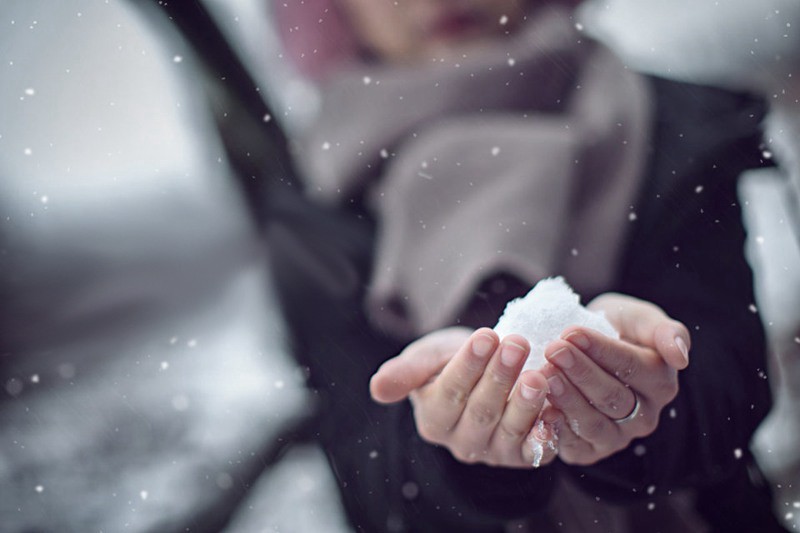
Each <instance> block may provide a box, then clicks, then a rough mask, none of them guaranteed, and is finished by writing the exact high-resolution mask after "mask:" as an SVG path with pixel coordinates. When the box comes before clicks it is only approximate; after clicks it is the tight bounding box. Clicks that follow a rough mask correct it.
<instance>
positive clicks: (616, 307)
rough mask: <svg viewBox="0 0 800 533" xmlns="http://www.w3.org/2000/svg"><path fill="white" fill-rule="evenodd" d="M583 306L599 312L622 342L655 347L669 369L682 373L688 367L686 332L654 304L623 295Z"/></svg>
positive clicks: (611, 295) (610, 296)
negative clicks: (603, 314)
mask: <svg viewBox="0 0 800 533" xmlns="http://www.w3.org/2000/svg"><path fill="white" fill-rule="evenodd" d="M587 307H588V308H589V309H592V310H601V311H603V313H605V315H606V318H607V319H608V320H609V322H611V323H612V324H613V325H614V326H615V327H616V328H617V330H618V331H619V332H620V335H621V337H622V338H623V339H626V340H629V341H630V342H632V343H634V344H638V345H640V346H651V347H655V348H656V349H657V350H658V352H659V354H660V355H661V356H662V357H663V358H664V360H665V361H666V362H667V364H669V365H670V366H671V367H672V368H675V369H676V370H682V369H684V368H686V366H687V365H688V364H689V349H690V347H691V336H690V335H689V330H688V329H687V328H686V326H684V325H683V324H682V323H680V322H678V321H677V320H673V319H671V318H670V317H669V315H667V314H666V313H665V312H664V310H663V309H661V308H660V307H658V306H657V305H655V304H653V303H650V302H645V301H643V300H639V299H638V298H632V297H630V296H626V295H623V294H605V295H603V296H600V297H598V298H595V299H594V300H593V301H592V302H590V303H589V305H588V306H587Z"/></svg>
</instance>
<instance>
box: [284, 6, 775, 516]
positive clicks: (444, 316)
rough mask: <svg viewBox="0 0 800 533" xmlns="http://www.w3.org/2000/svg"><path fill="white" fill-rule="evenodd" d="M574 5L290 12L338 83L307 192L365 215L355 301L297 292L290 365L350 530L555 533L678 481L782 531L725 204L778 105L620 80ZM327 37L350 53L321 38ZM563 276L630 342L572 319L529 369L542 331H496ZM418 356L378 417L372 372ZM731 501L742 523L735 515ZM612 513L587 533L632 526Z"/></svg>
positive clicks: (330, 88) (309, 169)
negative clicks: (316, 398)
mask: <svg viewBox="0 0 800 533" xmlns="http://www.w3.org/2000/svg"><path fill="white" fill-rule="evenodd" d="M322 4H327V3H322ZM573 8H574V3H573V2H568V1H563V2H557V1H553V2H523V1H513V0H508V1H502V2H497V1H494V2H493V1H489V0H486V1H473V2H469V3H464V4H461V3H458V4H457V3H453V2H439V1H433V0H410V1H408V2H404V3H402V4H399V3H396V2H389V1H388V0H387V1H370V0H340V1H337V2H334V3H332V4H330V5H320V3H317V4H312V3H310V2H305V3H303V4H302V5H301V4H295V5H290V4H284V3H278V4H277V5H276V6H275V12H276V14H277V16H278V18H279V20H282V23H281V27H282V28H283V29H284V40H285V42H286V44H287V49H288V50H289V52H290V53H291V54H292V56H293V57H295V58H296V59H297V60H298V65H300V66H301V67H303V68H306V69H307V71H306V72H307V73H308V74H310V75H312V76H314V77H316V79H317V80H318V81H320V84H321V87H322V89H323V93H322V94H323V102H322V109H321V112H320V115H319V118H318V120H317V122H316V123H315V124H314V125H313V126H312V128H311V129H310V135H309V138H308V139H306V140H305V141H304V142H303V143H301V148H300V150H299V151H298V161H299V163H300V165H301V167H303V168H304V169H305V175H306V178H307V179H306V185H307V191H308V193H309V194H310V195H312V196H314V197H315V198H316V199H317V200H318V201H319V202H320V203H322V204H327V205H329V206H331V207H332V208H333V209H336V210H338V211H342V212H348V213H351V214H352V215H353V219H354V220H358V221H360V222H361V223H363V228H362V230H360V231H361V233H360V235H361V237H358V238H355V239H341V238H340V246H341V247H350V248H353V249H354V250H353V251H352V254H351V257H354V258H355V259H353V265H357V266H356V267H354V268H353V269H351V270H350V271H349V272H350V273H351V274H352V275H351V276H349V278H348V279H350V285H349V286H348V287H347V288H346V289H342V290H339V293H341V292H346V293H347V294H348V298H349V299H348V300H347V303H342V302H343V300H342V299H341V298H338V299H337V298H333V297H327V296H325V293H326V292H325V290H322V289H320V288H319V287H318V286H314V285H312V284H310V283H308V282H307V281H306V280H297V279H296V278H295V279H294V280H292V282H287V278H285V277H284V278H281V279H282V282H281V285H282V287H281V289H282V291H283V295H282V296H283V300H284V302H285V304H286V309H287V316H288V318H289V324H290V326H291V328H292V329H293V332H294V333H295V338H296V339H297V346H296V352H297V354H298V357H299V358H300V359H301V360H302V361H304V362H305V363H306V364H308V365H309V368H310V370H311V382H312V384H314V385H315V386H316V387H318V388H319V389H320V390H321V391H322V393H323V394H325V395H327V397H328V398H329V399H330V401H329V402H327V403H328V405H329V416H328V417H327V418H326V422H325V424H324V425H323V427H322V428H321V433H320V436H321V439H322V441H323V444H324V445H325V447H326V449H327V451H328V453H329V457H330V459H331V462H332V465H333V467H334V469H335V471H336V473H337V476H338V477H339V480H340V482H341V484H342V487H343V498H344V501H345V503H346V504H347V507H348V511H349V512H350V515H351V519H352V520H353V522H354V524H355V525H356V526H359V527H362V528H365V529H367V530H376V529H387V530H403V529H409V530H415V531H416V530H426V529H430V530H445V529H448V530H461V531H464V530H480V531H483V530H493V529H498V528H500V529H502V528H503V527H505V526H506V525H507V524H508V523H509V521H511V520H518V519H526V520H527V521H528V523H531V524H534V525H535V526H536V527H538V528H544V527H547V523H548V521H549V522H550V523H551V525H552V524H558V523H564V520H565V518H564V508H563V506H562V507H561V508H559V500H558V498H553V495H554V494H556V495H558V494H570V495H572V496H574V497H575V498H576V499H577V498H580V497H585V495H586V494H588V495H590V496H592V497H597V498H598V499H602V500H604V501H619V502H625V501H631V500H633V501H636V499H641V498H645V500H644V501H643V502H642V503H640V504H639V505H640V506H641V507H642V508H644V506H645V505H646V503H647V502H648V501H649V502H650V503H652V500H653V498H655V497H657V496H658V495H657V494H655V493H656V492H657V491H658V492H659V494H666V493H669V494H671V492H672V491H677V490H679V489H683V488H687V487H688V488H691V489H692V490H693V491H694V492H693V493H692V496H693V497H694V498H696V500H695V501H696V505H695V508H696V510H697V511H698V512H699V516H700V518H702V520H704V521H705V522H707V523H708V524H710V525H711V526H712V527H716V528H720V529H725V530H727V531H734V530H742V531H746V530H752V528H753V527H754V524H758V526H757V527H758V528H759V530H768V529H769V528H770V527H777V526H773V525H772V524H774V522H773V521H771V515H770V514H769V509H768V494H767V493H766V491H765V490H764V489H763V488H758V487H756V486H755V485H754V483H753V482H752V481H751V478H752V476H748V469H751V470H752V469H753V468H754V465H753V463H752V461H751V458H750V455H749V452H748V448H747V444H748V442H749V439H750V436H751V434H752V432H753V430H754V429H755V427H756V425H757V424H758V422H759V421H760V420H761V418H763V416H764V415H765V413H766V412H767V410H768V409H769V405H770V399H769V391H768V387H767V384H766V382H765V380H764V379H762V378H761V375H763V373H762V374H759V372H761V371H762V370H763V369H764V368H765V363H764V355H763V346H762V344H763V337H762V331H761V327H760V324H759V321H758V317H757V316H756V315H754V314H753V313H752V312H751V311H750V310H749V307H750V305H751V302H752V301H753V298H752V292H751V287H750V283H751V282H750V272H749V269H748V267H747V265H746V263H745V261H744V258H743V256H742V243H743V238H744V234H743V230H742V227H741V223H740V218H739V210H738V207H737V206H736V197H735V180H736V177H737V176H738V174H739V173H740V172H741V171H742V170H743V169H745V168H748V167H751V166H756V165H758V164H759V160H758V150H757V146H758V142H759V132H758V122H759V120H760V118H761V117H762V115H763V107H762V106H761V104H760V103H759V102H757V101H754V100H752V99H750V98H748V97H746V96H740V95H733V94H728V93H724V92H722V91H716V90H712V89H708V88H700V87H690V86H688V85H683V84H677V83H673V82H667V81H664V80H656V79H648V78H645V77H642V76H639V75H636V74H634V73H631V72H629V71H627V69H626V68H625V67H624V65H622V64H621V63H620V62H619V61H618V60H617V59H616V58H615V57H614V56H613V54H611V53H610V52H608V51H607V50H606V49H604V48H603V47H602V46H600V45H599V44H597V43H594V42H592V41H591V40H590V39H587V38H586V37H585V36H583V35H582V34H581V33H580V32H579V31H578V30H577V29H576V28H575V27H574V25H573V23H572V22H571V17H570V14H571V10H572V9H573ZM315 9H317V10H318V11H316V12H315V11H314V10H315ZM298 10H299V15H300V17H301V18H300V19H293V17H294V16H295V15H297V14H298ZM302 17H305V18H302ZM323 29H324V30H325V31H327V32H328V34H335V37H334V38H332V40H330V41H328V42H326V43H324V44H322V45H320V43H319V41H317V42H316V43H310V42H309V40H308V39H309V37H310V36H312V35H313V36H314V37H315V38H316V39H319V38H320V35H321V33H322V30H323ZM329 36H330V35H329ZM336 233H337V232H336V231H334V229H333V228H332V239H335V238H337V237H335V234H336ZM357 234H359V233H358V232H354V233H353V234H352V235H357ZM355 248H358V250H355ZM273 252H276V255H279V254H280V250H279V249H278V250H273ZM720 265H722V266H723V268H722V269H720V268H719V267H720ZM279 271H280V269H279ZM553 274H564V275H565V276H566V277H567V279H568V280H569V281H570V283H571V284H572V285H573V286H575V287H576V288H577V289H578V290H579V292H581V293H582V294H583V295H584V296H589V297H594V298H593V299H592V302H591V304H590V306H592V307H594V308H598V309H602V310H604V311H605V312H606V314H607V316H608V317H609V319H610V320H611V321H612V322H613V323H614V325H615V326H616V327H617V328H618V330H620V332H621V337H622V339H621V340H620V341H614V340H610V339H607V338H603V337H600V336H597V335H596V334H593V333H592V332H591V331H589V330H583V329H580V328H570V329H568V330H567V331H565V332H564V334H563V335H562V339H561V340H559V341H557V342H555V343H553V344H552V345H551V346H549V347H548V350H547V357H548V360H549V364H548V365H546V366H545V367H544V368H543V369H542V370H541V371H527V372H525V373H522V374H521V375H520V370H521V366H522V361H523V360H524V358H525V356H526V355H527V352H528V349H529V347H528V345H527V343H526V342H525V341H524V339H522V338H521V337H518V336H509V337H507V338H505V339H498V338H497V336H496V335H495V334H494V333H493V332H492V331H491V330H489V329H488V328H481V326H486V325H491V324H493V323H494V322H495V321H496V319H497V316H498V315H499V312H500V311H501V310H502V306H503V304H504V302H505V301H506V300H508V299H509V298H511V297H513V296H517V295H519V294H521V293H523V292H524V291H525V290H526V289H527V287H528V286H530V285H531V284H533V283H535V282H536V281H537V280H538V279H540V278H542V277H544V276H547V275H553ZM279 275H280V272H279ZM329 285H331V287H328V293H330V294H333V293H334V292H336V290H337V287H336V285H337V284H336V283H335V282H333V283H330V284H329ZM339 289H341V287H339ZM612 291H613V292H612ZM615 293H622V294H615ZM623 294H624V295H626V296H623ZM297 302H303V305H298V304H297ZM653 304H656V305H657V306H659V307H656V305H653ZM309 306H313V307H314V308H315V310H316V313H314V316H315V317H319V316H324V317H325V318H324V319H323V320H322V322H320V320H318V319H315V320H313V321H311V320H309V318H308V317H307V316H306V315H307V314H308V313H307V312H304V310H306V311H307V309H308V308H309ZM325 310H328V312H326V311H325ZM669 316H672V317H675V318H677V319H679V320H680V321H681V322H676V321H675V320H672V319H670V318H669ZM683 324H686V325H687V326H688V327H689V328H690V329H691V330H692V337H691V338H690V336H689V331H688V330H687V329H686V327H684V326H683ZM466 326H468V327H466ZM475 328H480V329H477V330H476V329H475ZM415 339H416V340H415ZM411 341H414V342H412V343H411V344H408V343H409V342H411ZM407 344H408V346H407V347H406V348H405V349H403V350H402V352H401V353H400V355H399V356H397V357H396V358H393V359H391V360H389V361H387V362H386V363H385V364H384V365H383V366H381V368H380V369H379V370H378V371H377V373H376V374H375V375H374V376H373V377H372V380H371V392H372V396H373V397H374V399H376V400H377V401H379V402H382V403H394V402H398V401H400V400H403V399H405V398H409V399H410V400H411V402H410V405H409V404H408V403H400V404H396V405H393V406H392V407H390V408H381V407H376V406H373V405H370V404H369V403H368V402H367V401H366V394H362V391H363V390H364V389H363V388H364V387H365V384H366V382H367V379H368V378H369V376H370V374H371V373H372V371H373V369H374V368H375V367H377V366H378V365H379V364H380V363H381V362H383V361H384V360H386V359H387V358H388V357H390V356H391V355H393V354H394V353H396V351H397V350H399V348H400V347H402V346H404V345H407ZM690 345H691V346H692V364H691V365H690V366H688V368H687V365H688V363H689V358H688V349H689V346H690ZM684 368H686V370H684V371H682V372H681V373H680V375H678V370H682V369H684ZM517 383H518V384H519V385H518V386H515V384H517ZM679 388H680V392H678V389H679ZM545 400H547V403H545ZM556 457H557V458H558V460H557V461H556V460H555V459H556ZM534 465H535V466H539V467H540V468H538V469H534V468H533V467H534ZM575 486H579V487H580V489H576V488H575ZM565 487H566V488H565ZM577 491H583V496H581V495H580V493H579V492H577ZM740 499H746V501H749V502H752V503H750V504H749V507H748V508H747V512H746V513H744V516H740V515H738V514H737V513H736V512H735V511H734V512H731V511H729V510H727V509H726V511H725V512H724V513H721V512H719V510H718V508H717V506H718V505H719V504H720V502H728V503H729V504H730V503H733V504H736V506H735V507H734V509H739V510H743V509H744V507H742V506H741V505H738V503H739V501H738V500H740ZM634 505H636V504H634ZM612 514H613V513H612ZM604 516H605V520H606V521H605V523H603V521H599V522H596V524H597V527H600V528H604V529H608V528H609V527H610V526H609V524H611V523H612V522H613V526H611V527H612V528H613V529H616V530H618V529H619V528H620V524H621V523H622V522H620V521H619V520H617V521H616V522H614V520H615V519H614V517H613V516H612V515H611V514H607V515H604ZM532 517H533V518H532ZM573 523H575V522H573ZM593 523H595V522H593V521H592V520H587V521H585V522H583V525H584V526H587V525H591V524H593ZM631 524H632V523H631V522H630V521H628V522H627V523H626V526H628V527H632V526H631ZM662 525H663V524H662ZM765 528H766V529H765Z"/></svg>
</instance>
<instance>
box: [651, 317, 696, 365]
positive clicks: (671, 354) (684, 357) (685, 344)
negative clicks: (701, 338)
mask: <svg viewBox="0 0 800 533" xmlns="http://www.w3.org/2000/svg"><path fill="white" fill-rule="evenodd" d="M691 342H692V341H691V336H690V335H689V330H688V329H686V326H684V325H683V324H681V323H680V322H677V321H675V320H670V321H668V322H666V323H663V324H661V325H659V326H658V327H657V328H656V332H655V346H656V349H657V350H658V353H659V354H660V355H661V357H663V358H664V360H665V361H666V362H667V364H668V365H669V366H671V367H672V368H674V369H675V370H683V369H684V368H686V367H687V366H689V349H690V347H691Z"/></svg>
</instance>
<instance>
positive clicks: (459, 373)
mask: <svg viewBox="0 0 800 533" xmlns="http://www.w3.org/2000/svg"><path fill="white" fill-rule="evenodd" d="M497 347H498V338H497V334H496V333H495V332H494V331H492V330H491V329H489V328H481V329H479V330H478V331H476V332H475V333H473V334H472V335H471V336H470V338H469V340H468V342H466V343H464V344H463V346H462V347H461V348H460V349H459V350H458V352H457V353H456V354H455V356H453V358H452V359H451V360H450V361H449V362H448V363H447V365H446V366H445V367H444V368H443V369H442V372H441V374H439V376H438V377H437V378H436V380H435V381H434V382H433V383H431V385H430V387H429V388H428V389H427V390H426V391H425V400H424V402H420V401H417V403H416V404H415V410H416V411H417V412H416V413H415V414H416V415H417V420H418V424H417V426H418V429H419V430H420V432H421V434H422V436H423V438H428V437H432V438H433V439H434V440H436V439H437V438H438V437H437V436H438V435H441V434H443V433H447V432H450V431H451V430H452V428H453V427H454V426H455V425H456V422H457V421H458V420H459V418H461V414H462V412H463V411H464V408H465V405H466V403H467V399H468V398H469V396H470V394H471V392H472V390H473V388H474V387H475V384H476V383H477V382H478V381H479V380H480V379H481V375H483V373H484V370H485V369H486V365H487V364H488V362H489V361H490V359H491V356H492V354H494V353H495V352H496V351H497ZM428 440H431V439H430V438H428Z"/></svg>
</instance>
